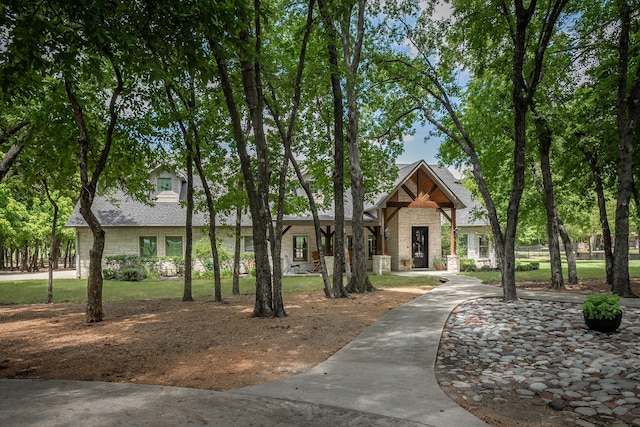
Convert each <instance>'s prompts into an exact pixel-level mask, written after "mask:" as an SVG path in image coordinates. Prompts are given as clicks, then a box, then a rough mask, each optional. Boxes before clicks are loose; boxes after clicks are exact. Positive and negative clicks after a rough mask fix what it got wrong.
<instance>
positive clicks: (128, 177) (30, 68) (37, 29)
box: [5, 2, 149, 322]
mask: <svg viewBox="0 0 640 427" xmlns="http://www.w3.org/2000/svg"><path fill="white" fill-rule="evenodd" d="M19 3H20V2H15V4H13V3H12V4H10V5H7V7H6V8H5V12H6V16H8V17H11V19H12V21H11V25H10V26H9V27H8V30H7V31H8V34H7V36H8V37H7V40H8V42H7V49H6V50H5V53H7V55H6V61H7V63H8V64H10V66H11V69H15V68H18V67H20V66H23V67H24V68H23V69H24V70H26V76H27V77H25V78H24V80H25V81H28V82H29V86H28V89H33V90H34V91H39V92H42V93H44V92H47V93H50V94H52V104H53V107H57V108H60V109H59V110H57V113H58V117H59V121H63V122H66V123H65V124H66V125H67V126H68V125H69V124H73V125H74V126H75V128H76V132H77V134H76V135H77V136H76V138H77V144H76V149H77V152H76V154H75V156H73V157H75V158H76V159H77V164H78V169H79V174H80V183H81V191H80V211H81V213H82V215H83V217H84V219H85V221H86V222H87V224H88V226H89V228H90V229H91V231H92V235H93V239H94V241H93V246H92V248H91V250H90V267H89V279H88V283H87V299H88V300H87V309H86V318H87V321H89V322H99V321H101V320H102V318H103V311H102V253H103V249H104V231H103V229H102V227H101V226H100V223H99V221H98V219H97V218H96V217H95V215H94V214H93V212H92V210H91V206H92V203H93V199H94V197H95V195H96V193H97V191H98V184H99V183H101V184H102V185H103V187H102V189H103V190H106V189H107V188H109V187H110V186H112V185H113V184H114V183H115V182H120V183H125V182H126V183H127V185H128V186H129V185H133V183H135V182H136V178H135V176H134V175H135V171H137V169H138V168H139V166H140V164H141V163H142V164H144V162H146V161H147V159H148V157H147V156H146V155H147V154H149V152H147V151H145V150H144V149H141V148H140V147H141V146H142V145H143V143H144V142H143V141H134V140H133V139H128V137H130V135H131V134H132V133H133V130H132V127H133V123H134V122H135V120H136V116H134V114H133V113H132V111H133V110H134V109H137V108H138V107H139V105H136V103H135V102H136V101H135V97H133V96H132V92H131V88H133V87H135V84H134V79H133V78H132V77H133V75H130V76H129V77H125V75H124V73H123V69H124V68H125V67H130V68H131V69H133V68H134V66H135V65H139V64H140V63H141V62H143V60H142V59H141V57H140V55H139V52H135V46H136V44H135V41H134V40H133V39H132V38H131V37H130V34H131V33H132V32H133V30H132V28H133V26H134V25H135V24H136V23H137V21H136V20H135V19H134V17H135V16H136V15H135V13H134V12H135V11H134V10H133V9H128V8H127V7H126V6H124V5H121V4H115V3H113V4H108V5H107V4H104V5H103V4H92V5H90V6H87V5H83V6H82V7H78V6H76V5H72V4H68V3H66V2H48V3H47V4H42V3H38V4H26V5H23V4H19ZM138 61H140V62H138ZM132 74H133V73H132ZM61 97H64V98H65V99H64V101H63V100H62V98H61ZM125 100H126V104H125V102H124V101H125ZM105 105H106V106H107V107H106V109H105ZM49 108H51V106H49ZM54 124H56V123H54ZM54 124H52V125H54ZM125 146H126V147H125ZM71 147H72V146H70V145H69V144H68V143H67V141H64V142H61V143H59V145H56V148H58V149H60V150H61V151H65V152H66V153H67V154H68V155H72V154H71V153H72V151H70V150H69V148H71ZM116 156H118V157H120V158H121V159H125V158H126V159H127V161H122V163H121V164H123V165H124V164H126V165H127V166H128V167H126V168H122V169H119V170H107V163H108V161H114V159H115V157H116ZM138 182H139V181H138ZM138 189H140V187H139V186H138Z"/></svg>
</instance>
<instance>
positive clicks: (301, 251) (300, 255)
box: [293, 236, 308, 261]
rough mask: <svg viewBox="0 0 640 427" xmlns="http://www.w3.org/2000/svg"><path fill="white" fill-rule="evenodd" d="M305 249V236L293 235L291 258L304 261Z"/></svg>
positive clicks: (305, 257) (306, 247) (305, 258)
mask: <svg viewBox="0 0 640 427" xmlns="http://www.w3.org/2000/svg"><path fill="white" fill-rule="evenodd" d="M307 250H308V245H307V236H293V260H294V261H306V260H307V259H308V258H307Z"/></svg>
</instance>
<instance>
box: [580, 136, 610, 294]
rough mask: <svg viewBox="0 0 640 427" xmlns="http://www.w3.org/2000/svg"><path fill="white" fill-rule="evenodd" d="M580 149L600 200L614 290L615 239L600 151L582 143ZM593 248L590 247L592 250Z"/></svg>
mask: <svg viewBox="0 0 640 427" xmlns="http://www.w3.org/2000/svg"><path fill="white" fill-rule="evenodd" d="M579 147H580V151H582V154H583V155H584V157H585V159H586V160H587V163H588V164H589V168H590V169H591V174H592V175H593V181H594V184H595V190H596V197H597V200H598V212H599V214H600V228H602V240H603V246H604V263H605V275H606V280H607V283H608V284H609V285H610V286H611V290H613V241H612V240H611V227H609V216H608V215H607V200H606V198H605V194H604V184H603V182H602V170H601V168H600V165H599V164H598V153H597V152H596V151H593V152H592V151H591V150H590V149H589V147H587V146H585V145H583V144H580V145H579ZM591 250H592V248H590V251H591Z"/></svg>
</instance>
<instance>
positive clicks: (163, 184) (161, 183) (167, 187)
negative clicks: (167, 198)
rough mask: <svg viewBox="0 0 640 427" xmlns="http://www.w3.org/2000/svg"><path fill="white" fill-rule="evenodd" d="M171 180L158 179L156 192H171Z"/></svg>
mask: <svg viewBox="0 0 640 427" xmlns="http://www.w3.org/2000/svg"><path fill="white" fill-rule="evenodd" d="M172 189H173V188H172V186H171V178H158V191H171V190H172Z"/></svg>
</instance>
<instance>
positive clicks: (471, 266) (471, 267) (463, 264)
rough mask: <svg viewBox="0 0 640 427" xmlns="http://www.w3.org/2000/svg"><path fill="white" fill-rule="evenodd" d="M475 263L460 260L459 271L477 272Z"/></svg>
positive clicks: (463, 259)
mask: <svg viewBox="0 0 640 427" xmlns="http://www.w3.org/2000/svg"><path fill="white" fill-rule="evenodd" d="M477 270H478V267H476V262H475V261H474V260H472V259H470V258H460V271H467V272H468V271H477Z"/></svg>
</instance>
